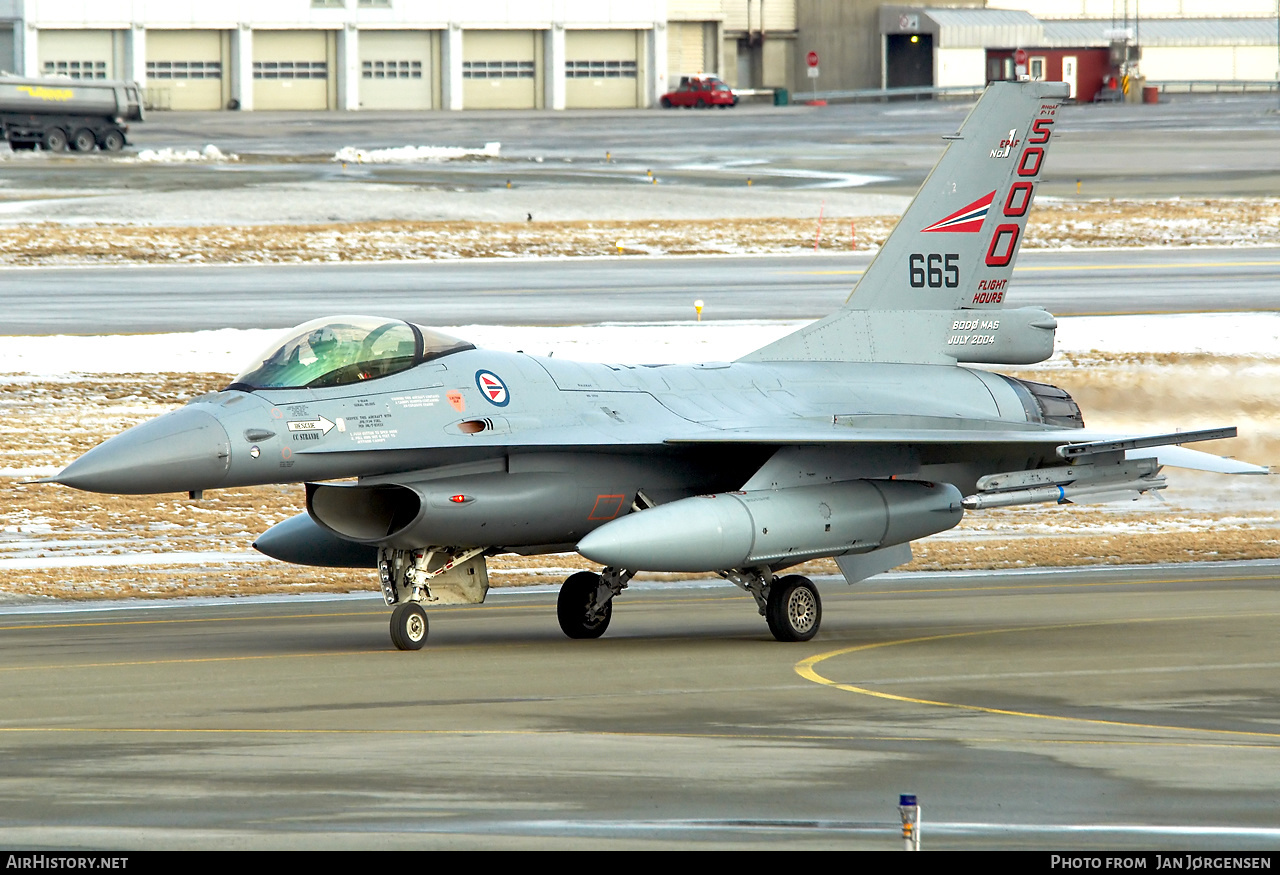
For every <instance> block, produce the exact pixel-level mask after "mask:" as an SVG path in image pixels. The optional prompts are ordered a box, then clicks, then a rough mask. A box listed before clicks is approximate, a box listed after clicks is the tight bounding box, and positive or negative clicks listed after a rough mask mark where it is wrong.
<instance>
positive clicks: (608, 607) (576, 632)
mask: <svg viewBox="0 0 1280 875" xmlns="http://www.w3.org/2000/svg"><path fill="white" fill-rule="evenodd" d="M599 590H600V575H598V574H596V573H595V572H593V571H579V572H578V573H577V574H574V575H571V576H570V577H569V579H568V580H566V581H565V582H564V585H563V586H561V587H560V598H559V599H558V600H557V601H556V618H557V619H558V620H559V621H560V628H561V630H563V631H564V634H566V635H568V636H569V637H570V638H599V637H600V636H601V635H603V634H604V630H605V629H608V628H609V620H610V619H612V618H613V601H612V600H610V601H609V602H606V603H605V605H604V607H597V606H596V597H597V593H598V592H599Z"/></svg>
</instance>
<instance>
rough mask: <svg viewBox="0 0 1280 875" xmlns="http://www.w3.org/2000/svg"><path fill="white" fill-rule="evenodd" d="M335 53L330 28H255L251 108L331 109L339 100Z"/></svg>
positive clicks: (335, 46)
mask: <svg viewBox="0 0 1280 875" xmlns="http://www.w3.org/2000/svg"><path fill="white" fill-rule="evenodd" d="M336 57H337V37H336V35H335V34H334V33H333V32H332V31H327V30H258V31H254V34H253V108H254V109H332V108H333V107H334V106H336V105H337V102H338V101H337V96H338V89H337V84H336V83H337V80H336V79H335V78H334V73H335V72H336V69H337V64H336V63H334V61H335V58H336Z"/></svg>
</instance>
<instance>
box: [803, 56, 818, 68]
mask: <svg viewBox="0 0 1280 875" xmlns="http://www.w3.org/2000/svg"><path fill="white" fill-rule="evenodd" d="M805 60H806V61H808V62H809V66H810V67H816V66H818V53H817V52H810V53H809V54H808V55H807V56H806V57H805Z"/></svg>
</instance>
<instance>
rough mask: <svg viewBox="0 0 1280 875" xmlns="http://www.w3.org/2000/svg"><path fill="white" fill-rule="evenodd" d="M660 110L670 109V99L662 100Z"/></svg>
mask: <svg viewBox="0 0 1280 875" xmlns="http://www.w3.org/2000/svg"><path fill="white" fill-rule="evenodd" d="M662 108H663V109H671V99H670V98H668V97H664V98H662Z"/></svg>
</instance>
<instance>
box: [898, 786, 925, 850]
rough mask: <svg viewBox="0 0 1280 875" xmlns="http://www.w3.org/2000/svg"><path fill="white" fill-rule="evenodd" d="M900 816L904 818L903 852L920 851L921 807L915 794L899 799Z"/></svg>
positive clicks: (904, 795)
mask: <svg viewBox="0 0 1280 875" xmlns="http://www.w3.org/2000/svg"><path fill="white" fill-rule="evenodd" d="M898 816H899V817H901V818H902V844H903V850H904V851H918V850H920V805H919V803H918V802H916V797H915V795H914V794H906V793H904V794H902V795H901V796H899V797H898Z"/></svg>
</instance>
